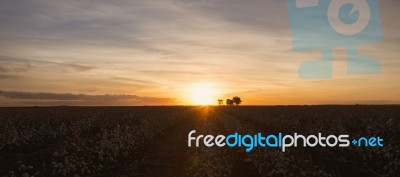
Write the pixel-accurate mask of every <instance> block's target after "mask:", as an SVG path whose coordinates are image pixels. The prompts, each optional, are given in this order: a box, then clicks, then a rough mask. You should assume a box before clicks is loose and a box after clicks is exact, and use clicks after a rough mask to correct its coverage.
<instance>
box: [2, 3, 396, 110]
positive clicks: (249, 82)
mask: <svg viewBox="0 0 400 177" xmlns="http://www.w3.org/2000/svg"><path fill="white" fill-rule="evenodd" d="M399 7H400V1H398V0H381V1H380V13H381V18H382V31H383V38H384V39H383V41H382V42H377V43H371V44H366V45H363V46H360V47H359V53H360V54H362V55H367V56H374V57H376V58H378V59H379V60H380V62H381V63H382V72H381V73H380V74H376V75H349V74H347V73H346V47H339V48H336V49H335V50H334V55H333V56H334V62H333V77H332V79H328V80H303V79H299V77H298V72H297V71H298V67H299V65H300V64H301V63H303V62H304V61H309V60H313V59H315V60H317V59H319V58H321V51H318V50H316V51H310V52H301V53H300V52H295V51H292V41H291V32H290V25H289V17H288V11H287V3H286V1H285V0H273V1H272V0H196V1H190V2H189V1H187V0H160V1H155V0H113V1H109V0H96V1H94V0H75V1H54V0H29V1H27V0H8V1H7V0H0V23H1V25H0V106H33V105H191V104H200V103H201V101H204V102H212V104H217V99H218V98H223V99H226V98H232V97H233V96H240V97H241V98H242V99H243V104H245V105H273V104H285V105H286V104H355V103H364V104H397V103H400V92H399V87H400V45H399V44H400V33H399V29H400V20H399V17H400V11H399ZM196 99H197V101H196ZM198 99H200V101H199V100H198ZM201 99H213V100H214V99H215V101H213V100H212V101H209V100H201Z"/></svg>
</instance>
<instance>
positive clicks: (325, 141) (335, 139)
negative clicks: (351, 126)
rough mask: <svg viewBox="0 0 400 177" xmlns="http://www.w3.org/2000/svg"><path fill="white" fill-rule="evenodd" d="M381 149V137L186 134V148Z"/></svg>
mask: <svg viewBox="0 0 400 177" xmlns="http://www.w3.org/2000/svg"><path fill="white" fill-rule="evenodd" d="M351 145H353V146H356V147H383V138H381V137H379V136H378V137H360V138H357V139H356V138H355V139H352V141H350V136H349V135H346V134H343V135H328V136H323V135H322V133H318V134H316V135H307V136H305V135H301V134H298V133H294V134H293V135H284V134H283V133H281V132H280V133H277V134H269V135H265V134H262V133H257V134H253V135H250V134H245V135H241V134H239V133H233V134H230V135H227V136H225V135H217V136H213V135H202V134H200V135H196V130H192V131H190V132H189V134H188V147H192V146H194V147H200V146H206V147H213V146H217V147H224V146H228V147H245V148H246V152H250V151H252V150H253V149H254V148H256V147H264V148H265V147H270V148H280V149H282V152H285V151H286V150H287V149H288V148H291V147H299V146H302V147H317V146H319V147H349V146H351Z"/></svg>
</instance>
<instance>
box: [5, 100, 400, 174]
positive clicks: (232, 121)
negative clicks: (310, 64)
mask: <svg viewBox="0 0 400 177" xmlns="http://www.w3.org/2000/svg"><path fill="white" fill-rule="evenodd" d="M399 121H400V107H399V106H276V107H261V106H260V107H256V106H254V107H250V106H240V107H239V106H238V107H225V106H223V107H49V108H0V176H7V177H20V176H22V177H30V176H61V177H78V176H99V177H100V176H110V177H111V176H113V177H114V176H127V177H128V176H166V177H167V176H171V177H183V176H190V177H191V176H193V177H208V176H210V177H219V176H221V177H222V176H224V177H228V176H245V177H253V176H263V177H264V176H270V177H275V176H276V177H291V176H293V177H302V176H315V177H324V176H326V177H328V176H331V177H345V176H356V177H358V176H359V177H369V176H387V177H389V176H391V177H395V176H400V147H399V146H400V137H399V135H400V122H399ZM191 130H196V131H197V132H198V133H199V134H200V133H201V134H212V135H218V134H225V135H226V134H230V133H234V132H240V133H249V134H250V133H256V132H263V133H277V132H284V133H288V134H293V133H294V132H298V133H302V134H305V135H307V134H316V133H318V132H323V133H325V134H350V135H351V136H354V137H357V136H361V135H362V136H381V137H384V139H385V140H384V147H375V148H355V147H348V148H291V149H288V151H287V152H285V153H282V152H281V149H275V148H259V147H258V148H255V149H254V150H253V151H251V152H250V153H245V150H244V149H243V148H225V147H224V148H219V147H212V148H205V147H199V148H195V147H192V148H189V147H188V146H187V135H188V133H189V131H191Z"/></svg>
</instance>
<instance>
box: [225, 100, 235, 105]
mask: <svg viewBox="0 0 400 177" xmlns="http://www.w3.org/2000/svg"><path fill="white" fill-rule="evenodd" d="M233 104H234V102H233V100H231V99H226V105H228V106H232V105H233Z"/></svg>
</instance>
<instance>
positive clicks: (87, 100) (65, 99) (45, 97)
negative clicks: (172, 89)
mask: <svg viewBox="0 0 400 177" xmlns="http://www.w3.org/2000/svg"><path fill="white" fill-rule="evenodd" d="M0 96H1V97H4V98H7V99H12V100H20V102H21V103H24V102H30V103H36V104H40V105H42V104H45V103H57V104H60V103H62V104H66V105H115V104H117V105H118V104H123V105H163V104H168V105H169V104H175V103H176V100H175V99H174V98H157V97H141V96H137V95H87V94H72V93H45V92H18V91H0Z"/></svg>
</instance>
